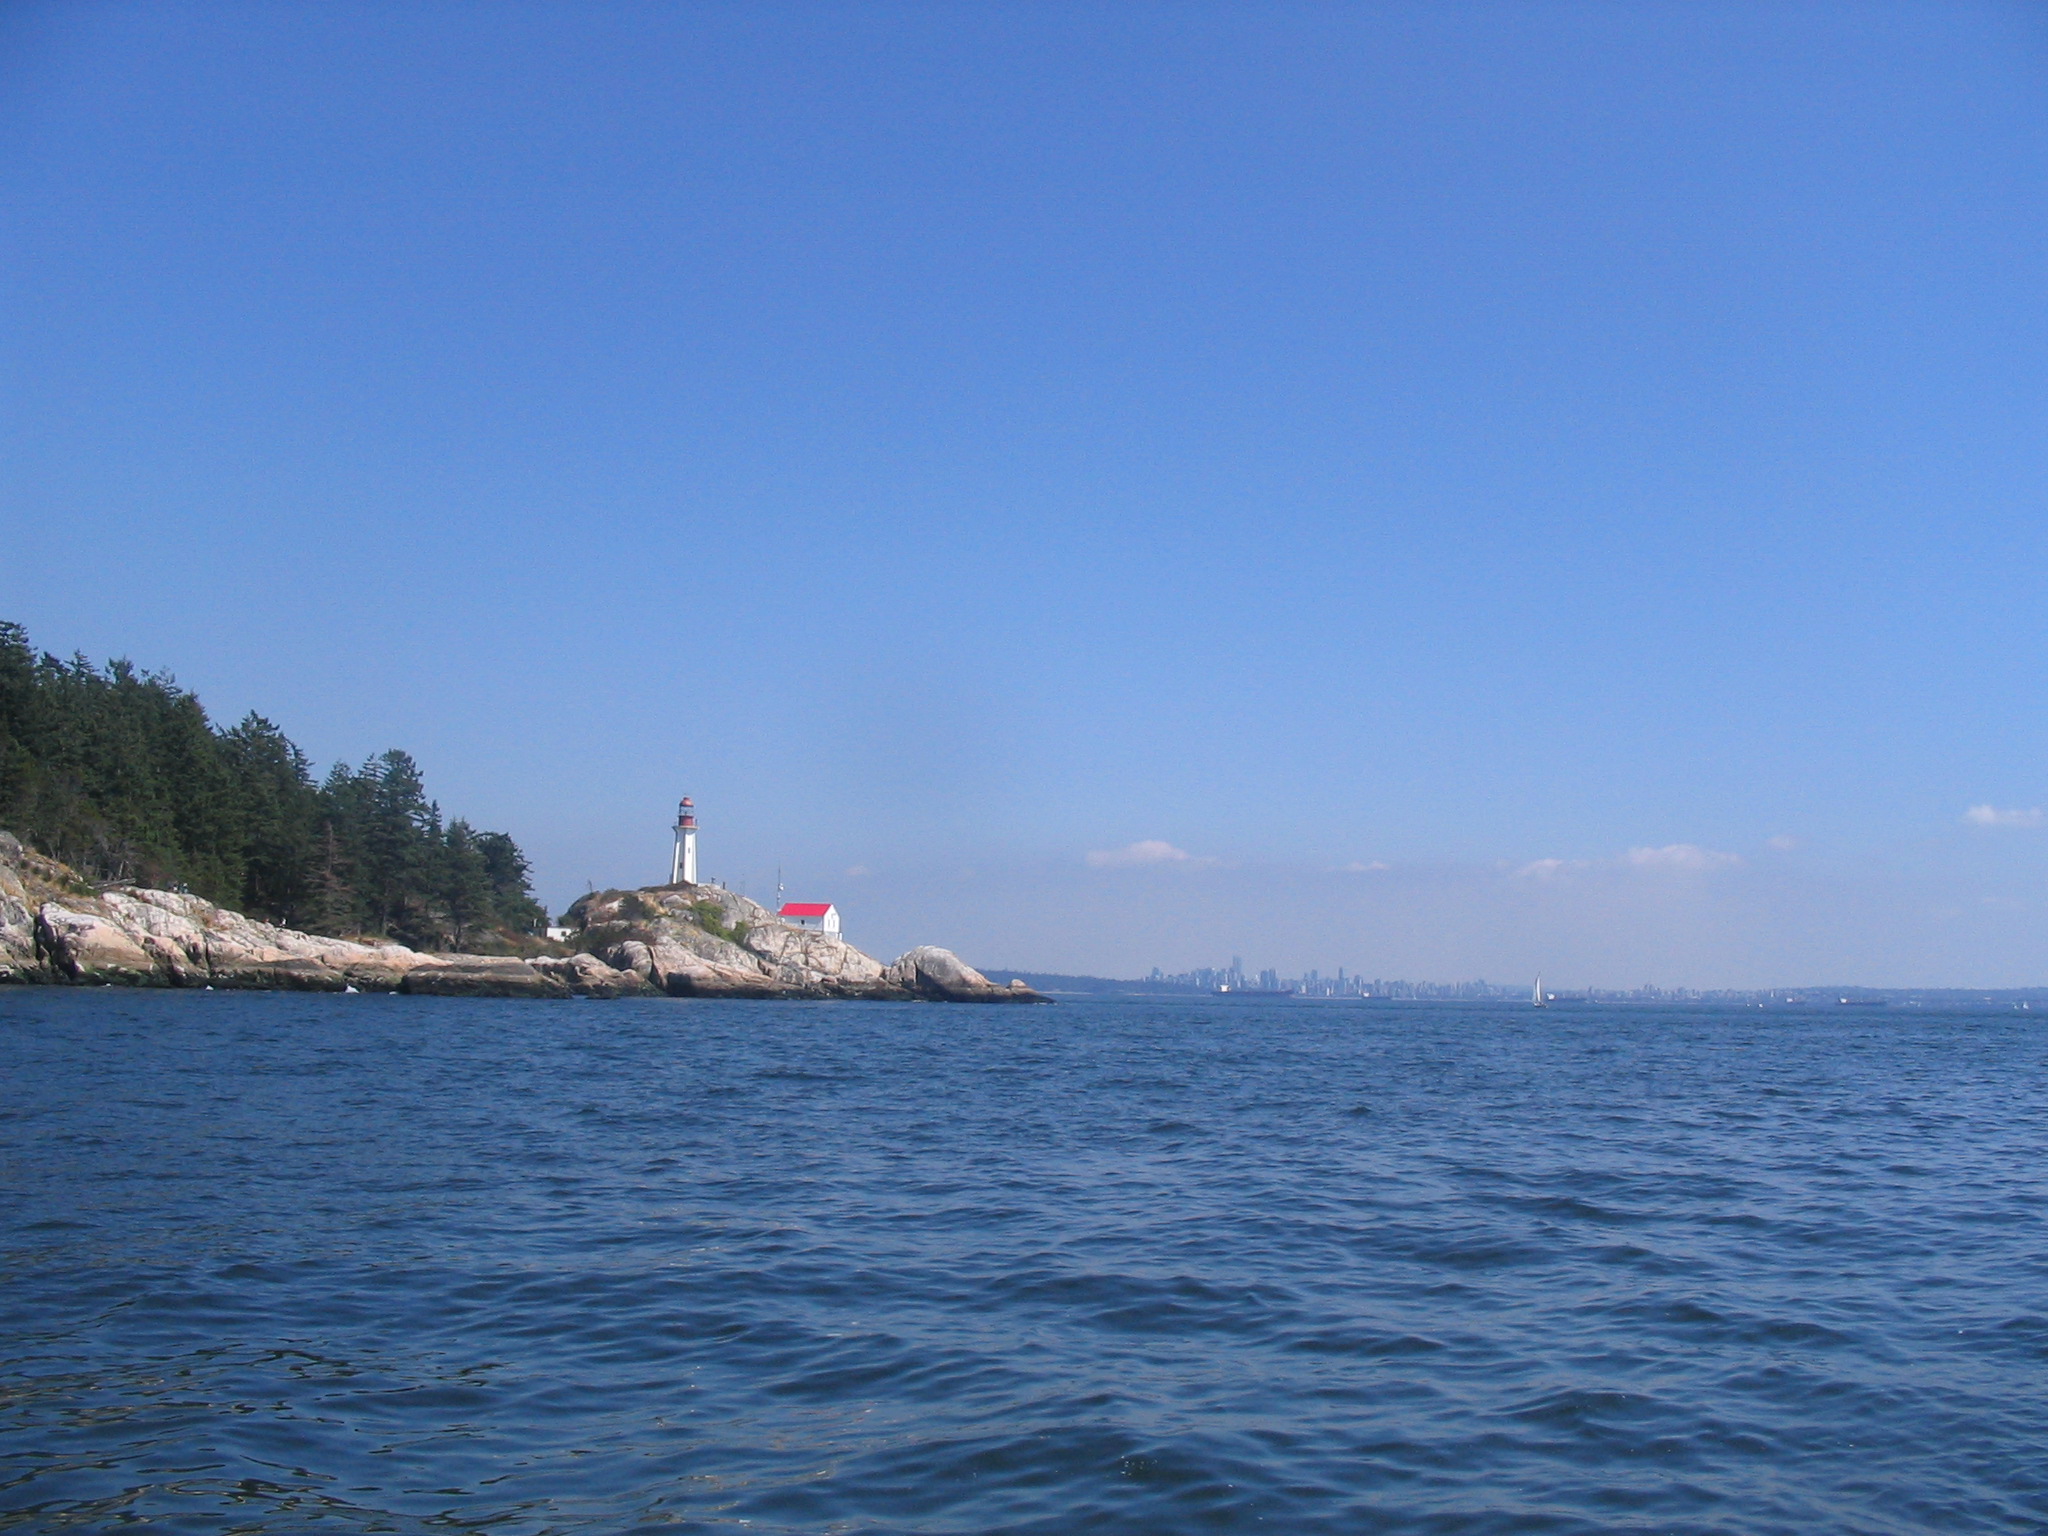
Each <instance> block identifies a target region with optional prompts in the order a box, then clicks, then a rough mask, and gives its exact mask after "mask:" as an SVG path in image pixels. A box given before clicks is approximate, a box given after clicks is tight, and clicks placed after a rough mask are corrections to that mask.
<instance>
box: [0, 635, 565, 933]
mask: <svg viewBox="0 0 2048 1536" xmlns="http://www.w3.org/2000/svg"><path fill="white" fill-rule="evenodd" d="M0 827H6V828H8V829H9V830H11V831H13V832H14V833H15V834H17V835H18V836H19V837H20V838H21V839H22V840H23V841H24V842H25V843H28V844H30V845H31V846H33V847H35V848H38V849H40V850H41V851H42V852H43V853H45V854H47V855H48V856H50V857H51V858H54V859H57V860H60V861H61V862H63V863H64V864H66V865H68V866H70V867H71V868H72V869H74V870H77V871H78V872H79V873H80V874H82V875H84V876H86V877H87V878H89V879H91V880H94V881H99V882H104V883H108V884H115V883H119V884H133V885H138V886H147V887H155V888H161V889H166V890H186V891H190V892H192V893H194V894H195V895H198V896H201V897H203V898H205V899H206V900H207V901H210V902H213V903H216V904H218V905H220V906H223V907H230V908H233V909H234V910H236V911H239V912H243V913H247V914H248V915H250V916H251V917H255V918H259V919H262V920H263V921H266V922H270V923H276V924H280V925H283V926H286V927H290V928H293V929H299V930H303V931H305V932H308V933H315V934H327V935H334V936H337V937H339V936H353V937H364V938H373V939H389V940H394V941H396V942H398V943H401V944H406V945H410V946H413V947H417V948H428V949H437V950H472V951H474V950H496V949H504V948H513V947H521V945H520V940H521V939H522V938H523V937H524V936H525V935H529V934H533V933H536V932H538V931H539V930H540V929H542V928H544V927H545V926H546V923H547V914H546V912H545V910H544V909H543V908H542V907H541V906H540V904H539V903H538V902H536V901H535V900H534V897H533V890H532V886H531V883H530V880H529V867H528V864H527V860H526V856H525V855H524V854H523V853H522V852H521V851H520V849H519V845H518V844H517V843H515V842H514V841H513V840H512V839H511V837H509V836H508V835H507V834H505V833H503V832H490V831H482V830H479V829H477V828H476V827H474V826H472V825H471V824H470V823H469V822H468V821H467V820H464V819H463V818H461V817H456V818H454V819H452V820H444V818H443V816H442V812H441V808H440V806H439V805H438V804H436V803H435V802H434V801H433V800H431V799H429V798H428V796H427V792H426V785H425V782H424V780H423V778H422V775H421V773H420V769H419V765H418V764H417V763H415V762H414V761H413V759H412V758H411V756H409V755H408V754H407V753H405V752H402V751H398V750H396V749H393V750H391V751H386V752H382V753H379V754H377V755H376V756H374V757H371V758H370V759H368V760H367V761H366V762H364V763H363V764H362V765H361V766H360V767H351V766H350V765H348V764H346V763H337V764H335V765H334V767H333V768H332V769H331V770H329V772H328V773H327V774H326V776H325V777H324V778H320V779H316V778H315V776H314V771H313V764H312V761H311V759H309V758H308V757H307V755H306V753H305V752H304V751H302V750H301V749H300V748H299V747H298V746H297V744H295V743H294V742H293V741H292V740H291V739H290V738H289V737H287V736H286V735H285V734H284V732H283V731H281V730H280V729H279V728H278V727H277V726H276V725H274V724H273V723H272V722H271V721H269V720H267V719H265V718H264V717H263V716H262V715H259V714H257V713H255V712H253V711H252V712H250V713H249V714H248V715H247V716H245V717H244V718H243V719H242V720H241V722H240V723H239V724H237V725H234V726H231V727H227V728H225V729H223V728H221V727H219V726H216V725H215V724H214V723H213V722H212V721H211V720H210V719H209V718H208V716H207V713H206V710H205V708H204V706H203V705H201V703H200V701H199V699H198V698H197V697H196V696H195V695H194V694H192V693H191V692H189V691H188V690H186V689H183V688H180V687H179V686H178V684H177V683H176V681H175V680H174V679H173V678H172V677H171V676H170V675H169V674H167V673H164V672H146V671H142V670H139V669H138V668H137V667H136V666H135V665H134V664H133V663H131V662H128V661H114V662H109V663H108V664H107V665H105V666H103V667H102V666H96V665H94V664H93V663H92V662H90V661H88V660H87V659H86V658H85V657H83V656H74V657H72V658H71V659H70V660H68V661H66V660H63V659H60V658H59V657H57V656H54V655H51V654H49V653H47V652H46V653H42V654H38V653H37V652H36V651H35V649H34V648H33V647H32V646H31V644H30V642H29V637H28V634H27V631H26V630H25V629H24V628H23V627H22V626H21V625H19V624H15V623H8V622H4V621H0Z"/></svg>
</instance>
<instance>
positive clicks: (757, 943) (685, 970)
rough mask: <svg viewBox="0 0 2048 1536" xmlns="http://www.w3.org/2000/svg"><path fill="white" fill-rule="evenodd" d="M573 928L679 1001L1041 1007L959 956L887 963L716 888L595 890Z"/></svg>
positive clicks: (574, 912) (606, 956)
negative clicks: (847, 1000) (856, 1000)
mask: <svg viewBox="0 0 2048 1536" xmlns="http://www.w3.org/2000/svg"><path fill="white" fill-rule="evenodd" d="M567 921H568V923H569V925H570V926H571V927H572V928H574V929H576V930H577V937H576V942H577V943H578V944H580V945H581V946H583V947H585V948H587V949H589V950H590V951H591V952H592V953H594V954H595V955H597V956H598V957H599V958H600V959H602V960H604V961H606V962H607V963H609V964H610V965H612V966H614V967H616V968H617V969H619V970H622V971H629V972H632V973H633V974H635V975H637V976H640V977H641V978H643V979H644V980H645V981H647V983H648V984H649V985H651V986H653V987H655V988H658V989H659V990H661V991H663V992H666V993H668V994H670V995H671V996H676V997H867V998H889V999H896V1000H911V999H930V1000H933V1001H944V1002H1038V1001H1042V999H1040V998H1039V996H1038V994H1037V993H1035V992H1033V991H1032V990H1031V989H1030V988H1028V987H1015V986H1011V987H999V986H997V985H996V984H995V983H993V982H991V981H990V980H989V979H988V978H987V977H986V976H984V975H982V974H981V972H979V971H977V970H975V969H974V968H973V967H972V966H970V965H968V964H967V963H966V962H964V961H963V960H961V959H960V958H959V956H957V955H955V954H953V953H952V952H951V951H950V950H944V949H936V948H933V947H931V946H924V947H921V948H918V949H914V950H912V951H911V952H910V953H909V954H907V955H905V956H903V958H902V959H900V960H898V961H897V962H896V963H895V964H893V965H884V964H882V962H881V961H879V960H877V959H875V958H874V957H873V956H872V955H866V954H863V953H862V952H861V951H860V950H858V949H855V948H854V947H853V946H852V945H851V944H849V943H847V942H846V940H845V939H844V938H842V937H841V936H840V935H838V934H836V933H821V932H819V931H818V930H816V929H812V928H799V927H796V926H795V925H794V924H790V923H785V922H783V921H781V920H780V919H779V918H777V917H776V916H775V914H774V913H772V912H770V911H769V910H768V909H767V908H766V907H764V906H762V905H761V904H760V903H759V902H755V901H749V900H748V899H747V898H746V897H744V896H741V895H738V894H736V893H735V892H732V891H728V890H723V889H721V888H719V887H717V886H711V885H687V884H684V885H661V886H650V887H648V888H646V889H644V890H637V891H599V892H594V893H592V894H591V895H589V896H586V897H584V898H583V899H582V900H580V901H578V902H577V903H576V904H575V905H574V906H573V907H571V908H570V909H569V915H568V919H567Z"/></svg>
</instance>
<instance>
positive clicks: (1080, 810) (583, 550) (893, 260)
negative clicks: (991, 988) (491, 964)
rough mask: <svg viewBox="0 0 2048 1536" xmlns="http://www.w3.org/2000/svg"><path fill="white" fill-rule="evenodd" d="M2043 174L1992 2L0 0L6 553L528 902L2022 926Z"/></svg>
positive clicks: (1754, 976) (2002, 971)
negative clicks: (363, 763) (412, 776)
mask: <svg viewBox="0 0 2048 1536" xmlns="http://www.w3.org/2000/svg"><path fill="white" fill-rule="evenodd" d="M2044 211H2048V13H2044V12H2043V11H2042V10H2041V9H2039V8H2038V7H2029V6H2018V5H2014V6H1997V5H1970V4H1962V3H1943V4H1927V5H1875V4H1873V5H1856V4H1828V5H1821V4H1814V5H1800V4H1786V3H1769V4H1757V5H1715V4H1703V3H1684V4H1674V5H1668V6H1659V5H1656V4H1650V3H1636V4H1629V5H1614V4H1598V5H1583V6H1580V5H1541V4H1529V3H1519V0H1518V3H1514V4H1507V5H1498V6H1490V5H1470V6H1460V5H1455V4H1444V3H1431V4H1425V5H1414V6H1354V7H1347V6H1341V5H1334V4H1321V3H1318V4H1307V5H1299V6H1288V5H1267V4H1245V5H1229V6H1204V5H1199V4H1193V3H1175V4H1160V5H1144V4H1127V5H1107V4H1105V5H1097V6H1062V5H1058V4H1039V3H1033V4H1017V5H1011V6H999V5H990V6H965V5H963V6H954V5H938V4H929V5H916V6H891V5H884V4H872V3H868V4H859V5H843V6H780V5H772V4H755V5H721V6H687V5H659V6H654V5H650V6H633V5H605V6H599V5H569V4H564V5H555V6H520V5H510V4H494V5H484V4H474V5H459V6H434V5H416V4H403V5H401V4H392V5H385V6H364V5H351V4H345V3H343V4H329V5H321V6H280V5H259V6H249V7H237V6H233V5H205V6H181V5H177V4H149V5H144V4H135V5H125V6H123V5H90V4H75V5H53V6H45V7H38V6H35V5H15V6H12V7H9V8H8V9H6V10H5V11H0V219H4V230H0V242H4V243H0V263H4V266H0V370H4V371H0V407H4V421H0V498H4V500H0V518H4V535H5V537H4V545H0V616H5V617H12V618H15V619H18V620H19V621H21V622H23V623H25V624H27V625H28V626H29V630H30V633H31V635H32V637H33V638H34V639H35V640H36V642H37V643H38V644H40V645H42V646H44V647H45V648H48V649H52V650H56V651H58V652H60V653H69V652H71V651H73V650H82V651H84V652H86V653H87V654H89V655H91V656H94V657H96V658H105V657H110V656H116V655H128V656H132V657H134V658H135V659H136V660H138V661H140V662H144V663H147V664H151V665H157V666H162V667H165V668H167V669H169V670H170V671H172V672H173V673H175V674H176V675H177V677H178V678H179V680H180V681H181V682H183V683H184V684H186V685H187V686H189V687H192V688H195V689H196V690H198V691H199V693H200V694H201V696H202V697H203V698H204V699H205V700H206V701H207V703H208V705H209V707H210V708H211V709H212V710H213V711H214V713H215V715H216V717H217V718H223V719H232V718H234V717H235V716H237V715H239V714H240V713H241V712H242V711H243V710H245V709H249V708H257V709H260V710H262V711H263V712H264V713H266V714H268V715H270V716H271V717H272V718H273V719H275V720H276V721H277V722H278V723H279V724H280V725H282V726H283V727H284V728H285V730H286V731H287V732H289V733H290V734H291V735H292V736H293V737H294V738H295V739H296V740H298V741H299V742H300V743H301V744H303V745H304V746H306V747H307V749H308V750H309V751H311V752H312V753H314V754H315V756H316V757H317V758H319V759H321V761H322V762H323V763H324V762H328V761H332V760H334V759H337V758H345V759H349V760H360V759H362V758H363V757H366V756H368V755H369V754H370V753H372V752H374V751H378V750H381V749H383V748H385V747H387V746H393V745H396V746H403V747H405V748H407V749H408V750H410V751H412V752H413V753H414V754H415V755H416V756H417V757H418V758H419V759H420V761H421V763H422V765H423V767H424V768H425V770H426V773H427V776H428V782H429V785H430V787H431V788H432V790H433V791H434V792H435V794H436V795H437V796H438V797H439V799H440V800H441V802H442V804H443V805H444V806H445V807H447V808H448V809H449V810H450V811H451V812H457V811H459V812H461V813H463V814H466V815H468V816H470V817H471V818H472V819H474V820H476V821H478V822H479V823H481V824H485V825H491V826H498V827H502V828H504V829H505V830H507V831H509V832H511V833H512V834H513V835H514V836H515V837H517V838H518V839H519V841H520V842H521V843H522V845H524V846H525V847H526V848H527V849H528V850H529V851H530V853H531V854H532V855H533V856H534V859H535V862H536V865H537V869H538V875H539V885H540V889H541V894H542V896H543V897H544V898H545V899H547V900H548V901H550V902H551V903H552V904H554V905H556V906H560V905H562V904H563V903H565V902H566V901H567V900H568V899H569V898H570V897H572V896H573V895H574V894H576V893H577V892H579V891H581V890H582V889H584V888H585V886H586V885H587V884H588V883H591V882H595V883H597V884H600V885H604V884H617V883H634V884H638V883H643V882H648V881H653V880H656V879H660V878H663V877H664V876H665V874H666V859H667V832H666V827H667V824H668V822H669V820H670V819H671V818H672V816H673V811H674V802H675V799H676V797H677V796H678V795H679V794H681V793H685V792H687V793H690V794H692V795H693V796H695V798H696V799H697V801H698V804H699V806H700V807H701V811H702V818H703V823H704V827H705V833H704V840H703V848H704V867H705V869H706V871H707V872H709V873H711V874H714V875H720V876H723V877H724V878H725V879H726V880H727V881H728V883H730V884H733V885H735V886H740V885H745V886H746V888H747V889H749V890H750V892H751V893H752V894H755V895H757V896H759V895H765V894H767V893H768V892H769V891H770V890H771V889H772V887H773V884H774V879H775V870H776V867H777V865H778V863H779V864H780V865H781V866H783V867H784V868H785V870H786V871H787V879H788V883H789V886H790V894H791V895H792V896H793V897H802V898H818V899H831V900H835V901H837V902H839V903H840V905H841V906H842V907H843V908H844V910H845V911H846V914H847V925H848V931H849V936H850V937H852V938H853V939H855V940H856V942H861V943H863V944H865V945H866V946H868V947H871V948H873V949H875V950H877V951H887V952H888V953H889V954H893V953H895V952H896V951H897V950H899V949H901V948H903V947H907V946H908V945H909V944H911V943H913V942H919V941H931V942H937V943H943V944H948V945H951V946H953V947H955V948H957V949H959V950H961V951H962V952H963V953H964V954H966V955H967V956H968V957H969V958H970V959H973V960H976V961H979V962H985V963H989V964H1003V965H1016V966H1024V967H1032V968H1043V969H1087V970H1095V971H1103V972H1110V973H1116V974H1130V973H1133V972H1141V971H1143V970H1145V969H1148V968H1149V967H1151V966H1152V965H1155V964H1158V965H1163V966H1166V967H1168V968H1169V969H1177V968H1181V967H1185V966H1194V965H1200V964H1216V963H1222V962H1224V961H1227V960H1228V958H1229V957H1230V956H1231V955H1232V954H1241V955H1243V956H1244V958H1245V959H1246V961H1247V962H1248V963H1250V964H1253V965H1267V964H1270V965H1275V966H1278V967H1280V968H1282V969H1299V968H1302V967H1307V966H1318V967H1320V968H1322V969H1323V970H1325V971H1333V970H1335V969H1336V967H1338V966H1339V965H1342V966H1345V967H1347V968H1351V969H1355V970H1363V971H1366V972H1367V973H1368V974H1378V975H1385V976H1427V977H1434V978H1439V979H1450V978H1463V977H1469V976H1473V975H1485V976H1487V977H1489V978H1492V979H1496V980H1507V979H1515V978H1520V977H1522V976H1525V975H1527V974H1529V973H1532V972H1533V971H1535V970H1536V969H1538V968H1539V967H1540V968H1541V969H1542V970H1543V971H1544V972H1545V974H1546V976H1547V977H1550V978H1552V979H1554V980H1555V981H1557V982H1559V983H1561V984H1566V985H1570V984H1577V983H1596V984H1616V985H1620V984H1635V983H1637V982H1641V981H1646V980H1649V981H1657V982H1660V983H1665V984H1689V985H1722V984H1728V985H1748V984H1760V983H1772V982H1807V981H1815V982H1825V981H1831V980H1832V981H1866V982H1871V983H1876V984H1891V983H1926V984H1933V983H1943V982H1953V983H1959V984H1982V985H1992V984H2005V985H2012V984H2020V983H2040V982H2048V888H2044V882H2043V875H2044V871H2048V827H2043V826H2042V825H2040V823H2041V822H2042V820H2043V817H2042V815H2041V814H2040V811H2039V810H2037V809H2036V808H2037V807H2043V806H2048V750H2044V749H2048V714H2044V710H2043V704H2044V689H2043V672H2042V668H2043V651H2044V628H2048V603H2044V578H2048V518H2044V515H2043V511H2044V491H2048V431H2044V426H2048V417H2044V405H2048V345H2044V343H2048V311H2044V304H2043V296H2044V293H2048V283H2044V278H2048V250H2044V243H2043V237H2044V234H2048V221H2044V217H2043V215H2044ZM1973 808H1976V809H1975V811H1974V817H1973ZM1986 808H1988V809H1986ZM1091 855H1093V857H1092V858H1091Z"/></svg>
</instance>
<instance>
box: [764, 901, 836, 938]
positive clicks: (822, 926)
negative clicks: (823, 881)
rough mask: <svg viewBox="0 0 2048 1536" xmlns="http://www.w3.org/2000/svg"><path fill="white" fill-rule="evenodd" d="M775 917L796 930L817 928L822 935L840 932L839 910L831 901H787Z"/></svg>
mask: <svg viewBox="0 0 2048 1536" xmlns="http://www.w3.org/2000/svg"><path fill="white" fill-rule="evenodd" d="M775 915H776V916H777V917H779V918H781V919H782V920H783V921H784V922H785V923H788V924H790V925H791V926H792V927H795V928H815V929H817V930H818V932H820V933H837V932H838V931H839V909H838V908H837V907H835V906H833V905H832V903H831V902H829V901H785V902H784V903H783V904H782V909H781V910H780V911H779V912H777V913H776V914H775Z"/></svg>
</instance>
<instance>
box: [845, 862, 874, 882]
mask: <svg viewBox="0 0 2048 1536" xmlns="http://www.w3.org/2000/svg"><path fill="white" fill-rule="evenodd" d="M867 873H869V870H868V867H867V865H865V864H855V865H853V866H852V867H851V868H850V869H848V870H847V871H846V878H847V879H849V880H858V879H860V877H861V876H862V875H865V874H867Z"/></svg>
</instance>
